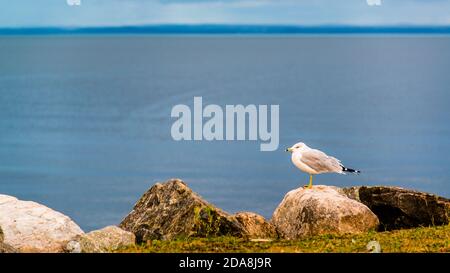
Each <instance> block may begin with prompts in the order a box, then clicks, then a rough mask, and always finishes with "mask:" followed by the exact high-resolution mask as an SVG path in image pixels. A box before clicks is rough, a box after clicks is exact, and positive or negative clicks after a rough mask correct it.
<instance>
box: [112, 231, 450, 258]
mask: <svg viewBox="0 0 450 273" xmlns="http://www.w3.org/2000/svg"><path fill="white" fill-rule="evenodd" d="M372 240H375V241H378V242H379V243H380V245H381V250H382V252H408V253H410V252H450V225H447V226H438V227H421V228H415V229H405V230H396V231H386V232H369V233H364V234H357V235H355V234H353V235H322V236H315V237H310V238H307V239H303V240H293V241H288V240H273V241H270V242H254V241H251V240H246V239H242V238H235V237H211V238H186V239H177V240H172V241H158V240H153V241H148V242H147V243H146V244H142V245H137V246H134V247H130V248H126V249H120V250H119V251H118V252H137V253H157V252H159V253H175V252H213V253H219V252H227V253H230V252H243V253H245V252H285V253H293V252H308V253H320V252H368V251H367V250H366V245H367V243H368V242H369V241H372Z"/></svg>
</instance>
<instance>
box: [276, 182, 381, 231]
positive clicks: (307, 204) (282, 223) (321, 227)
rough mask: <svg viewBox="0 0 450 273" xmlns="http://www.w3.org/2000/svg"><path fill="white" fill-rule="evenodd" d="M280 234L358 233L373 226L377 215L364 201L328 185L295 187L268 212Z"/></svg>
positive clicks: (371, 228) (377, 222)
mask: <svg viewBox="0 0 450 273" xmlns="http://www.w3.org/2000/svg"><path fill="white" fill-rule="evenodd" d="M272 223H273V224H274V225H275V227H276V228H277V231H278V232H279V234H280V235H281V237H282V238H285V239H299V238H302V237H305V236H312V235H320V234H348V233H361V232H366V231H369V230H373V229H376V228H377V227H378V225H379V221H378V218H377V216H376V215H375V214H374V213H373V212H372V211H371V210H370V209H369V208H368V207H366V206H365V205H364V204H361V203H359V202H357V201H355V200H352V199H350V198H348V197H347V196H346V195H345V194H344V193H343V192H342V190H340V189H339V188H336V187H330V186H320V185H318V186H314V187H313V188H312V189H306V188H298V189H295V190H292V191H290V192H288V193H287V194H286V196H285V197H284V199H283V201H282V202H281V204H280V205H279V206H278V207H277V209H276V210H275V212H274V214H273V216H272Z"/></svg>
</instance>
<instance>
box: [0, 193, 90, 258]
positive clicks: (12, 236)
mask: <svg viewBox="0 0 450 273" xmlns="http://www.w3.org/2000/svg"><path fill="white" fill-rule="evenodd" d="M0 227H1V228H2V230H3V233H4V242H5V243H6V244H8V245H10V246H12V247H14V248H16V249H17V250H19V251H20V252H61V251H63V248H64V246H65V244H66V243H67V242H68V241H69V240H70V239H71V238H73V237H74V236H76V235H79V234H83V231H82V230H81V228H80V227H79V226H78V225H77V224H76V223H75V222H73V221H72V220H71V219H70V218H69V217H67V216H66V215H64V214H62V213H60V212H57V211H54V210H52V209H50V208H48V207H46V206H44V205H41V204H38V203H36V202H32V201H22V200H18V199H17V198H15V197H12V196H8V195H1V194H0Z"/></svg>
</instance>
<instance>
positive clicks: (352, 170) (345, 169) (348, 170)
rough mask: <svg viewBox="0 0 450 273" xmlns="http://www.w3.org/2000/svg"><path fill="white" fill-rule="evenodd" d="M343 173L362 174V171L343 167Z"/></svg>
mask: <svg viewBox="0 0 450 273" xmlns="http://www.w3.org/2000/svg"><path fill="white" fill-rule="evenodd" d="M342 171H344V172H347V173H361V171H358V170H354V169H350V168H346V167H344V166H342Z"/></svg>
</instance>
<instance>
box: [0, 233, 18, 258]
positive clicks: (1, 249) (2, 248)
mask: <svg viewBox="0 0 450 273" xmlns="http://www.w3.org/2000/svg"><path fill="white" fill-rule="evenodd" d="M3 239H4V236H3V230H2V227H0V253H15V252H16V249H14V248H13V247H12V246H10V245H8V244H5V243H4V242H3Z"/></svg>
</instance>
